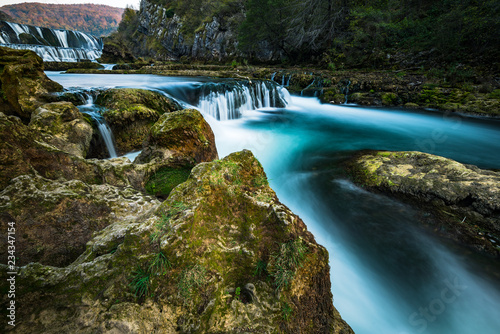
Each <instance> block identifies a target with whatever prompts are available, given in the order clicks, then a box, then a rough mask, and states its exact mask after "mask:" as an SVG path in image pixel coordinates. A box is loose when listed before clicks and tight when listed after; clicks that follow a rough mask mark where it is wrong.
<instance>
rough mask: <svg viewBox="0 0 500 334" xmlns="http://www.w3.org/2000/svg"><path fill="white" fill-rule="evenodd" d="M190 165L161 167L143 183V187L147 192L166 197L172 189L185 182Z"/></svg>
mask: <svg viewBox="0 0 500 334" xmlns="http://www.w3.org/2000/svg"><path fill="white" fill-rule="evenodd" d="M191 169H192V167H190V166H186V167H161V168H160V169H158V170H157V171H155V172H154V173H153V174H152V175H151V176H150V177H149V178H148V179H147V180H146V183H145V187H144V188H145V189H146V191H147V192H148V193H149V194H152V195H155V196H157V197H164V198H166V197H167V196H168V195H169V194H170V192H171V191H172V189H174V188H175V187H176V186H178V185H179V184H181V183H183V182H185V181H186V180H187V179H188V177H189V174H190V173H191Z"/></svg>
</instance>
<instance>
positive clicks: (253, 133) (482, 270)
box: [47, 72, 500, 334]
mask: <svg viewBox="0 0 500 334" xmlns="http://www.w3.org/2000/svg"><path fill="white" fill-rule="evenodd" d="M47 74H48V76H49V77H50V78H51V79H53V80H55V81H57V82H59V83H61V84H62V85H63V86H64V87H65V88H71V87H80V88H98V87H136V88H147V89H154V90H161V91H164V92H167V93H169V94H170V95H172V96H175V97H176V98H177V99H178V100H180V101H183V102H184V103H185V105H186V106H187V105H191V104H193V101H192V96H191V95H192V94H191V92H192V91H193V90H194V89H196V88H197V87H200V85H204V84H206V83H207V82H208V81H209V80H208V79H206V78H182V77H178V78H171V77H162V76H155V75H118V74H117V75H114V74H107V75H104V74H92V75H91V74H60V73H57V72H47ZM288 100H289V103H288V105H287V106H286V107H285V108H269V107H268V108H260V109H258V110H246V111H244V112H242V117H240V118H238V119H233V120H224V121H217V120H216V119H214V118H213V117H211V116H209V115H208V114H207V113H205V114H204V115H205V118H206V119H207V121H208V122H209V124H210V125H211V126H212V129H213V131H214V133H215V138H216V143H217V149H218V152H219V156H220V157H224V156H226V155H227V154H229V153H231V152H234V151H238V150H241V149H244V148H246V149H250V150H252V152H253V153H254V154H255V155H256V157H257V158H258V159H259V160H260V161H261V163H262V165H263V166H264V169H265V171H266V173H267V176H268V178H269V179H270V184H271V186H272V188H273V189H274V190H275V191H276V193H277V195H278V197H279V198H280V200H281V201H282V202H283V203H285V204H286V205H287V206H288V207H290V208H291V209H292V210H293V211H294V212H295V213H297V214H298V215H299V216H300V217H301V218H302V219H303V220H304V222H305V223H306V224H307V226H308V229H309V230H310V231H311V232H312V233H313V234H314V236H315V238H316V240H317V241H318V243H320V244H322V245H324V246H325V247H326V248H327V249H328V251H329V253H330V265H331V279H332V292H333V296H334V305H335V306H336V307H337V308H338V309H339V311H340V313H341V315H342V317H343V318H344V319H345V320H346V321H347V322H348V323H349V324H350V325H351V327H352V328H353V329H354V331H355V332H356V333H358V334H372V333H383V334H392V333H393V334H410V333H411V334H413V333H429V334H448V333H449V334H451V333H453V334H469V333H482V334H498V333H499V332H500V313H499V312H500V265H499V263H498V261H494V260H490V259H488V258H486V257H483V256H479V255H477V254H474V253H473V252H469V251H468V250H466V249H464V248H462V247H459V246H457V245H455V244H453V243H451V242H447V241H446V240H442V239H440V238H438V237H435V236H432V235H429V234H428V233H426V232H425V231H424V230H423V229H422V228H420V227H419V226H418V223H417V218H416V217H417V212H415V211H414V210H413V209H412V208H410V207H409V206H407V205H405V204H402V203H400V202H397V201H395V200H392V199H389V198H387V197H385V196H382V195H378V194H373V193H369V192H367V191H365V190H364V189H362V188H360V187H358V186H356V185H354V184H353V183H352V182H350V181H349V180H348V179H347V178H346V177H345V175H344V173H343V171H342V169H341V168H340V167H339V165H340V163H341V162H342V161H343V160H344V159H346V158H347V157H349V156H351V155H352V153H353V152H355V151H357V150H360V149H378V150H418V151H424V152H428V153H433V154H437V155H442V156H445V157H449V158H452V159H455V160H457V161H459V162H462V163H468V164H474V165H477V166H479V167H481V168H496V169H500V122H499V121H495V120H483V119H477V118H463V117H459V116H457V115H449V114H444V113H440V112H435V111H408V110H397V109H388V108H362V107H358V106H349V105H347V106H333V105H326V104H321V103H320V102H319V101H318V100H317V99H315V98H306V97H299V96H291V97H288ZM202 112H203V110H202Z"/></svg>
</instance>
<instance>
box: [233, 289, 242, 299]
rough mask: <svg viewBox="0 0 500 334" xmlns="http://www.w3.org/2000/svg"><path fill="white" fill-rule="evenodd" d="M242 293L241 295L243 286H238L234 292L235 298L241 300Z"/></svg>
mask: <svg viewBox="0 0 500 334" xmlns="http://www.w3.org/2000/svg"><path fill="white" fill-rule="evenodd" d="M240 295H241V288H240V287H237V288H236V291H235V292H234V298H235V299H236V300H240Z"/></svg>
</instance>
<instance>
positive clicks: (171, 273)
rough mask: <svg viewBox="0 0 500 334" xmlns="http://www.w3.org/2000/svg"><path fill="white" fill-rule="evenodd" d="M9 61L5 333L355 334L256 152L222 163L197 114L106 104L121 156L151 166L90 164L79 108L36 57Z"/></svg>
mask: <svg viewBox="0 0 500 334" xmlns="http://www.w3.org/2000/svg"><path fill="white" fill-rule="evenodd" d="M0 52H1V54H0V63H1V64H2V67H1V71H2V73H1V74H0V79H1V84H2V86H1V89H2V92H3V94H2V101H1V102H2V104H1V109H0V110H1V112H0V139H1V140H0V165H1V168H0V223H1V227H2V229H3V230H4V231H7V228H8V227H9V226H15V230H16V234H15V237H16V241H15V242H16V244H15V245H16V250H15V252H16V253H15V261H14V262H15V263H12V262H11V263H10V264H11V265H12V267H10V269H9V268H8V267H7V266H6V265H5V264H6V263H7V258H8V256H9V253H8V249H9V248H8V247H7V246H8V244H7V239H4V240H2V241H1V242H0V259H1V263H2V264H1V265H0V269H1V274H0V277H1V278H0V279H1V282H2V283H0V288H1V289H2V291H8V289H9V286H8V281H7V276H6V275H7V272H9V271H16V272H17V273H18V274H17V275H16V283H15V284H16V296H15V303H16V307H17V309H16V313H15V319H16V320H15V324H16V326H15V327H12V326H10V325H9V324H7V322H4V323H3V325H2V329H3V331H5V332H12V333H34V332H37V333H42V332H43V333H60V332H81V333H96V332H120V333H151V332H166V333H171V332H181V333H194V332H198V333H232V332H235V331H237V332H255V333H275V332H285V333H294V332H296V331H300V332H304V333H319V332H321V333H325V332H328V333H353V332H352V330H351V329H350V327H349V326H348V325H347V324H346V323H345V322H344V321H343V320H342V318H341V317H340V315H339V313H338V312H337V310H336V309H335V308H334V306H333V298H332V293H331V282H330V267H329V265H328V259H329V257H328V252H327V251H326V249H325V248H323V247H322V246H321V245H318V244H317V243H316V242H315V240H314V237H313V236H312V235H311V234H310V233H309V232H308V231H307V227H306V226H305V224H304V223H303V222H302V220H301V219H300V218H299V217H297V216H296V215H294V214H293V213H292V212H291V211H290V210H289V209H288V208H287V207H286V206H284V205H283V204H282V203H280V202H279V200H278V198H277V197H276V194H275V193H274V191H273V190H272V189H271V188H270V187H269V185H268V182H267V178H266V175H265V173H264V171H263V169H262V166H261V165H260V163H259V162H258V161H257V160H256V159H255V157H254V156H253V154H252V153H251V152H249V151H242V152H237V153H233V154H231V155H230V156H228V157H226V158H224V159H222V160H218V154H217V150H216V147H215V140H214V135H213V133H212V131H211V129H210V126H209V125H208V124H207V123H206V122H205V120H204V119H203V117H202V116H201V114H200V113H199V112H198V111H196V110H179V109H180V108H179V106H178V105H177V104H176V103H175V102H173V101H172V100H170V99H167V98H165V97H164V96H159V95H158V94H157V93H154V92H148V91H143V90H109V91H106V90H104V91H98V92H95V94H96V95H97V100H98V101H99V102H100V103H102V106H103V107H104V108H105V112H104V117H105V118H106V119H108V121H109V123H110V125H111V127H115V128H116V129H117V137H119V138H120V140H118V142H119V143H121V144H120V146H119V150H120V152H122V153H123V152H127V151H128V150H135V149H137V148H140V149H142V153H141V154H140V155H139V157H138V158H137V159H136V160H135V161H134V162H131V161H130V160H129V159H128V158H125V157H122V158H115V159H106V160H103V159H98V158H93V159H91V157H102V156H105V153H99V151H102V150H103V149H104V148H103V147H102V145H98V141H96V140H95V138H96V136H97V137H98V132H97V129H96V126H95V124H94V122H93V121H92V119H91V118H90V117H88V116H87V115H84V114H82V113H81V112H80V111H79V110H78V109H77V108H76V107H75V105H74V104H73V103H72V102H70V101H73V102H75V103H76V104H79V103H78V101H79V102H82V101H81V100H82V99H81V97H79V95H78V94H77V93H75V92H61V91H62V87H60V86H59V85H58V84H56V83H53V82H51V81H50V80H49V79H48V78H47V77H46V76H45V74H44V73H43V67H42V62H41V60H40V58H39V57H38V56H36V55H35V54H34V53H32V52H20V51H10V50H6V49H3V48H0ZM127 136H132V137H130V138H128V137H127ZM96 152H97V153H96ZM9 298H10V297H8V294H7V293H4V294H2V297H1V304H2V305H3V306H2V308H1V309H2V311H1V312H0V313H1V314H2V316H3V317H6V316H7V312H8V311H7V306H6V305H7V304H8V303H10V300H9Z"/></svg>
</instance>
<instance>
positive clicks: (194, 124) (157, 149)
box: [135, 109, 218, 197]
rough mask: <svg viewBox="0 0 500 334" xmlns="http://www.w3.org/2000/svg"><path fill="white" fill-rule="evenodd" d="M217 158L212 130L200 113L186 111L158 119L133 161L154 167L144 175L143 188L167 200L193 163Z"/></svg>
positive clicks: (183, 179) (165, 115) (190, 110)
mask: <svg viewBox="0 0 500 334" xmlns="http://www.w3.org/2000/svg"><path fill="white" fill-rule="evenodd" d="M217 158H218V154H217V148H216V146H215V137H214V134H213V132H212V129H211V128H210V126H209V125H208V123H207V122H206V121H205V119H204V118H203V116H202V115H201V113H200V112H199V111H197V110H194V109H187V110H182V111H177V112H173V113H169V114H164V115H162V116H161V118H160V119H159V120H158V122H156V123H155V125H154V126H153V127H152V128H151V130H150V133H149V135H148V137H147V138H146V140H145V141H144V147H143V150H142V152H141V154H140V155H139V156H138V157H137V158H136V161H135V162H136V163H138V164H149V165H153V166H154V167H155V168H154V169H150V172H149V173H148V174H147V175H146V179H145V189H146V190H147V191H148V193H150V194H154V195H156V196H159V197H166V196H168V194H169V193H170V191H172V189H173V188H175V187H176V186H177V185H178V184H179V183H182V182H184V181H185V180H186V179H187V177H188V176H189V173H190V171H191V168H193V167H194V166H195V165H196V164H198V163H200V162H207V161H212V160H214V159H217Z"/></svg>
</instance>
